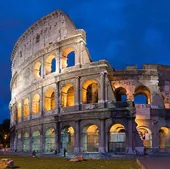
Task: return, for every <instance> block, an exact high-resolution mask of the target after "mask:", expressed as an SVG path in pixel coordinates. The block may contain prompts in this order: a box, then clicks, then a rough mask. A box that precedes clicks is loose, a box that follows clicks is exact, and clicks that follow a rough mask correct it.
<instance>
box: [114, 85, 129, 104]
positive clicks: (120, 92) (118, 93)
mask: <svg viewBox="0 0 170 169" xmlns="http://www.w3.org/2000/svg"><path fill="white" fill-rule="evenodd" d="M115 97H116V101H119V102H126V101H127V96H126V90H125V89H124V88H122V87H119V88H117V89H116V90H115Z"/></svg>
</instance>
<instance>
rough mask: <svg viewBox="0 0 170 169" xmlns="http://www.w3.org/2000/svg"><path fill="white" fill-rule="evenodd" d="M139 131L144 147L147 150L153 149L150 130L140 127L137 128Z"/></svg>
mask: <svg viewBox="0 0 170 169" xmlns="http://www.w3.org/2000/svg"><path fill="white" fill-rule="evenodd" d="M137 131H138V133H139V137H140V139H141V140H142V141H143V146H144V147H145V148H148V149H149V148H151V147H152V133H151V131H150V129H149V128H147V127H145V126H139V127H137Z"/></svg>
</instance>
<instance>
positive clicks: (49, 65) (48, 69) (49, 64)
mask: <svg viewBox="0 0 170 169" xmlns="http://www.w3.org/2000/svg"><path fill="white" fill-rule="evenodd" d="M55 64H56V59H55V55H50V56H48V57H47V58H46V60H45V74H46V75H48V74H50V73H53V72H55V67H56V65H55Z"/></svg>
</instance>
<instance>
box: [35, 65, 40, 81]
mask: <svg viewBox="0 0 170 169" xmlns="http://www.w3.org/2000/svg"><path fill="white" fill-rule="evenodd" d="M40 77H41V62H36V63H35V65H34V78H35V79H39V78H40Z"/></svg>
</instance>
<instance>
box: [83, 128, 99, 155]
mask: <svg viewBox="0 0 170 169" xmlns="http://www.w3.org/2000/svg"><path fill="white" fill-rule="evenodd" d="M82 145H83V151H84V152H98V146H99V130H98V127H97V126H96V125H90V126H87V127H85V128H84V133H83V136H82Z"/></svg>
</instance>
